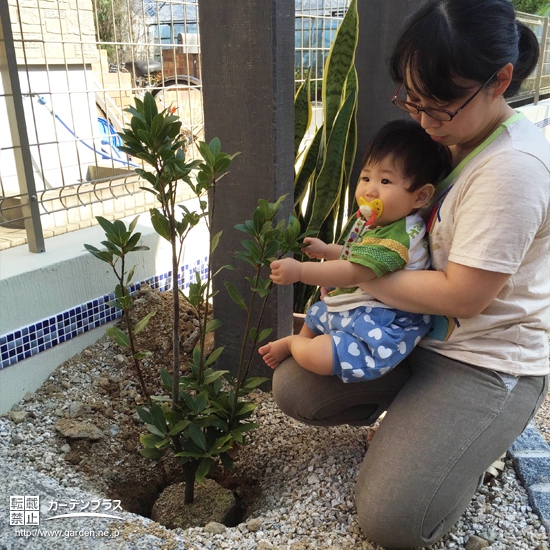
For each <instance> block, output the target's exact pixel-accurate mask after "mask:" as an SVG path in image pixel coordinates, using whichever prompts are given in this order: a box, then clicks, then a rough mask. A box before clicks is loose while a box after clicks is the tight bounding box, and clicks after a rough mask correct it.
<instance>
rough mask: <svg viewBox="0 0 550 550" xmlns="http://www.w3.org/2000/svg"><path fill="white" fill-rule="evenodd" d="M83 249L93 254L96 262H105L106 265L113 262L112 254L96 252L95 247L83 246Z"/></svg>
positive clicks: (102, 251)
mask: <svg viewBox="0 0 550 550" xmlns="http://www.w3.org/2000/svg"><path fill="white" fill-rule="evenodd" d="M84 248H85V249H86V250H87V251H88V252H89V253H90V254H93V255H94V256H95V257H96V258H97V259H98V260H101V261H102V262H106V263H108V264H110V263H112V261H113V253H112V252H107V251H105V250H98V249H97V248H96V247H95V246H92V245H89V244H85V245H84Z"/></svg>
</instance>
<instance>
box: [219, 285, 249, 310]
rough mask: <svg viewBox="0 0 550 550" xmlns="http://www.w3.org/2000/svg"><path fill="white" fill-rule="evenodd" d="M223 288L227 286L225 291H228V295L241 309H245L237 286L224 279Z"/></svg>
mask: <svg viewBox="0 0 550 550" xmlns="http://www.w3.org/2000/svg"><path fill="white" fill-rule="evenodd" d="M224 284H225V288H227V291H228V292H229V296H231V299H232V300H233V301H234V302H235V303H236V304H237V305H238V306H239V307H241V308H242V309H244V310H245V311H247V307H246V303H245V301H244V298H243V297H242V296H241V293H240V292H239V290H238V289H237V287H236V286H235V285H234V284H233V283H231V282H229V281H225V283H224Z"/></svg>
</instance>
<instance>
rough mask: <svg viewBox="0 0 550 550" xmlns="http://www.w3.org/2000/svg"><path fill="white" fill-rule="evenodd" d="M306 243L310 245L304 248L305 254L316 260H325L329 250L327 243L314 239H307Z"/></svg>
mask: <svg viewBox="0 0 550 550" xmlns="http://www.w3.org/2000/svg"><path fill="white" fill-rule="evenodd" d="M304 242H305V243H308V246H306V247H304V248H302V252H304V253H305V254H306V255H307V256H309V257H310V258H315V259H316V260H324V259H325V257H326V252H327V249H328V244H327V243H325V242H323V241H322V240H321V239H316V238H314V237H306V238H305V239H304Z"/></svg>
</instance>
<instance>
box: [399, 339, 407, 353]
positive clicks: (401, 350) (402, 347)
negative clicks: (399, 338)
mask: <svg viewBox="0 0 550 550" xmlns="http://www.w3.org/2000/svg"><path fill="white" fill-rule="evenodd" d="M397 349H398V350H399V353H400V354H401V355H405V353H407V344H405V342H399V345H398V346H397Z"/></svg>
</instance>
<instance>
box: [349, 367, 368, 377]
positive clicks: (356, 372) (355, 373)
mask: <svg viewBox="0 0 550 550" xmlns="http://www.w3.org/2000/svg"><path fill="white" fill-rule="evenodd" d="M351 374H352V376H355V378H363V376H365V373H364V372H363V371H362V370H360V369H353V370H352V371H351Z"/></svg>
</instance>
